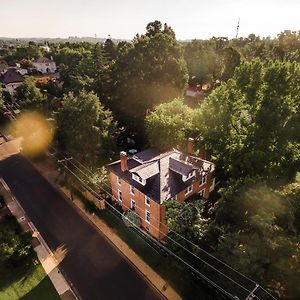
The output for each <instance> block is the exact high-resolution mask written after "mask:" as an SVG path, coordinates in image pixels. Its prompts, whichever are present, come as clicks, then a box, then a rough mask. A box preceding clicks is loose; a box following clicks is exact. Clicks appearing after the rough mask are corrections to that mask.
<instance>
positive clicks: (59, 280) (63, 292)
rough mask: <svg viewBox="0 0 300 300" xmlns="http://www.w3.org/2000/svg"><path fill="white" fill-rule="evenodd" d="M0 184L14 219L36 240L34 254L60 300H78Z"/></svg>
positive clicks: (37, 233) (56, 264) (44, 247)
mask: <svg viewBox="0 0 300 300" xmlns="http://www.w3.org/2000/svg"><path fill="white" fill-rule="evenodd" d="M0 183H1V186H0V192H1V193H2V194H3V196H4V199H5V202H6V205H7V207H8V209H9V210H10V212H11V214H12V215H14V216H15V217H16V219H17V220H18V222H19V224H20V226H21V228H22V230H23V231H25V232H31V233H32V235H33V237H35V238H36V241H37V242H34V243H33V249H34V251H35V252H36V254H37V257H38V259H39V261H40V263H41V265H42V266H43V268H44V270H45V272H46V274H47V275H48V276H49V278H50V280H51V282H52V284H53V285H54V287H55V289H56V291H57V293H58V294H59V296H60V298H61V299H63V300H75V299H78V297H76V295H75V293H74V292H73V291H72V289H71V287H70V285H69V284H68V282H67V281H66V279H65V278H64V276H63V275H62V274H61V272H60V270H59V268H58V262H57V261H56V259H55V257H54V255H53V253H52V252H51V250H50V249H49V247H48V246H47V244H46V243H45V241H44V239H43V238H42V236H41V235H40V234H39V232H38V231H37V230H36V228H35V227H34V225H33V224H32V223H31V222H30V221H29V219H28V217H27V215H26V214H25V212H24V210H23V208H22V207H21V205H20V204H19V203H18V201H17V199H16V198H15V197H14V196H13V195H12V193H11V191H10V189H9V187H8V186H7V184H6V183H5V181H4V180H3V179H2V178H1V179H0Z"/></svg>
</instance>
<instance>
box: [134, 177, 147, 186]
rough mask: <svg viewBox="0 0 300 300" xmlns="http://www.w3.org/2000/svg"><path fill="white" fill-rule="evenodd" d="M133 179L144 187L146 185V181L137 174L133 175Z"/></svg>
mask: <svg viewBox="0 0 300 300" xmlns="http://www.w3.org/2000/svg"><path fill="white" fill-rule="evenodd" d="M132 179H134V180H135V181H137V182H139V183H140V184H142V185H145V184H146V180H144V179H142V178H141V177H140V176H138V175H136V174H132Z"/></svg>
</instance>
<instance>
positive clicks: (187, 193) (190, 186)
mask: <svg viewBox="0 0 300 300" xmlns="http://www.w3.org/2000/svg"><path fill="white" fill-rule="evenodd" d="M189 188H191V190H190V191H189ZM186 190H187V192H185V193H184V195H185V196H186V195H189V194H190V193H192V192H193V185H189V186H188V187H187V188H186Z"/></svg>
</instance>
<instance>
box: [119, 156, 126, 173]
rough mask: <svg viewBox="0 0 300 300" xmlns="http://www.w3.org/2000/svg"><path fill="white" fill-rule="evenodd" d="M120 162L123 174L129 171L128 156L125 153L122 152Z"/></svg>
mask: <svg viewBox="0 0 300 300" xmlns="http://www.w3.org/2000/svg"><path fill="white" fill-rule="evenodd" d="M120 161H121V170H122V172H125V171H127V170H128V165H127V154H126V152H125V151H122V152H120Z"/></svg>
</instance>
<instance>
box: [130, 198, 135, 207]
mask: <svg viewBox="0 0 300 300" xmlns="http://www.w3.org/2000/svg"><path fill="white" fill-rule="evenodd" d="M132 203H134V205H132ZM133 206H134V208H135V201H134V200H133V199H130V208H131V209H132V208H133Z"/></svg>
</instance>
